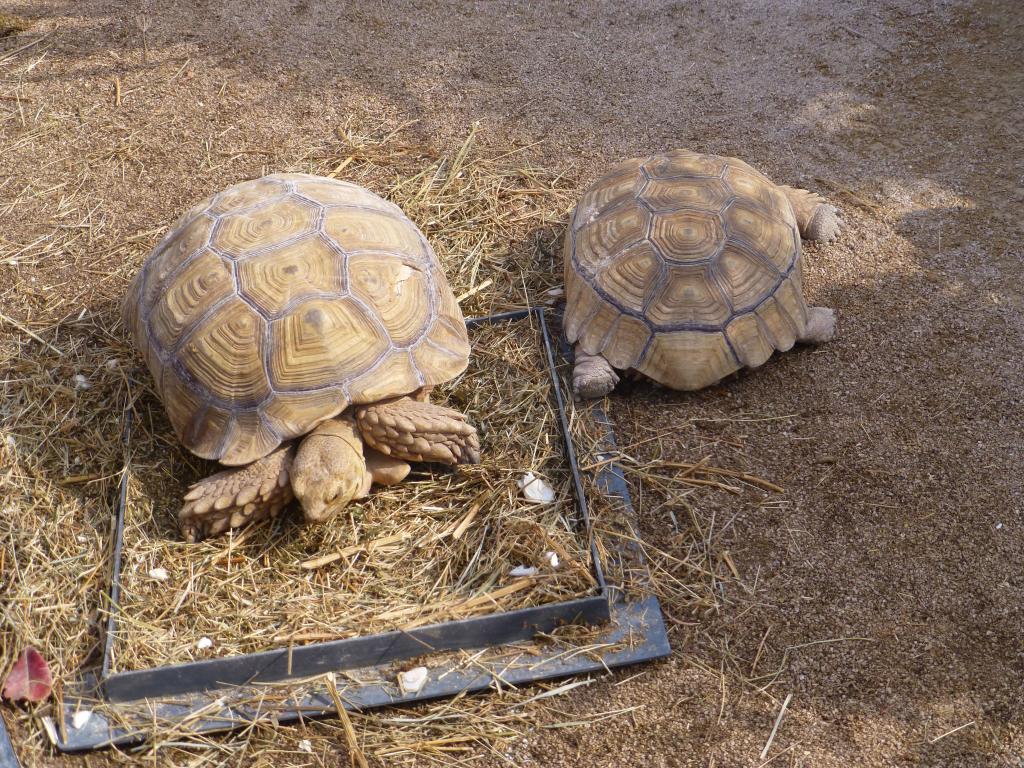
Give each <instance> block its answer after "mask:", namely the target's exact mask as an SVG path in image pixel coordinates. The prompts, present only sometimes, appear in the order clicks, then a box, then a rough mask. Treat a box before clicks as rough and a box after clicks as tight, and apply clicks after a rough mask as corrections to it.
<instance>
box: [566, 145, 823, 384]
mask: <svg viewBox="0 0 1024 768" xmlns="http://www.w3.org/2000/svg"><path fill="white" fill-rule="evenodd" d="M840 226H841V222H840V220H839V217H838V211H837V210H836V208H835V207H834V206H832V205H829V204H828V203H827V202H826V201H825V200H824V199H822V198H821V197H820V196H819V195H817V194H814V193H812V192H809V191H807V190H804V189H797V188H794V187H787V186H779V185H776V184H773V183H772V182H771V181H769V180H768V178H767V177H765V176H764V175H763V174H761V173H760V172H758V171H757V170H755V169H754V168H752V167H751V166H749V165H747V164H746V163H745V162H743V161H742V160H737V159H735V158H731V157H719V156H717V155H705V154H700V153H697V152H690V151H686V150H675V151H670V152H667V153H665V154H660V155H653V156H651V157H641V158H634V159H632V160H627V161H626V162H624V163H621V164H620V165H617V166H615V167H614V168H612V169H611V170H610V171H609V172H608V173H607V175H605V176H603V177H602V178H600V179H598V180H597V181H596V182H595V183H594V184H593V185H592V186H590V187H589V188H588V189H587V190H586V192H584V194H583V196H582V197H581V199H580V202H579V204H578V205H577V206H576V210H575V212H574V213H573V215H572V218H571V221H570V225H569V228H568V231H567V233H566V238H565V285H566V309H565V315H564V318H563V322H564V330H565V335H566V337H567V339H568V341H569V343H570V344H573V345H575V346H574V352H575V359H576V361H575V367H574V369H573V390H574V392H575V393H576V395H577V396H578V397H581V398H590V397H600V396H602V395H605V394H607V393H608V392H610V391H611V390H612V389H613V388H614V387H615V385H616V384H617V383H618V381H619V377H618V374H617V373H616V370H620V371H621V370H635V371H637V372H639V373H641V374H643V375H645V376H647V377H649V378H651V379H654V380H655V381H657V382H659V383H660V384H663V385H665V386H667V387H670V388H672V389H679V390H696V389H701V388H703V387H706V386H709V385H711V384H714V383H716V382H718V381H719V380H721V379H722V378H723V377H725V376H727V375H729V374H731V373H733V372H735V371H737V370H739V369H740V368H742V367H744V366H746V367H749V368H756V367H758V366H759V365H761V364H762V363H764V362H765V361H766V360H767V359H768V358H769V357H771V355H772V353H773V352H775V351H776V350H778V351H780V352H784V351H786V350H788V349H789V348H790V347H792V346H793V344H794V343H795V342H798V341H799V342H804V343H820V342H825V341H828V340H830V339H831V338H832V337H833V335H834V333H835V322H836V318H835V313H834V312H833V311H832V310H831V309H827V308H825V307H810V308H809V307H808V306H807V305H806V303H805V302H804V298H803V288H802V276H801V268H802V267H801V256H800V238H801V236H803V237H805V238H807V239H809V240H823V241H829V240H832V239H834V238H835V237H836V236H837V235H838V233H839V229H840Z"/></svg>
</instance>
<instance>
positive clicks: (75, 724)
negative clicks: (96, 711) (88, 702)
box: [71, 709, 92, 731]
mask: <svg viewBox="0 0 1024 768" xmlns="http://www.w3.org/2000/svg"><path fill="white" fill-rule="evenodd" d="M91 717H92V710H91V709H80V710H78V711H77V712H75V714H74V715H72V716H71V727H72V728H74V729H75V730H76V731H77V730H78V729H79V728H84V727H85V724H86V723H88V722H89V719H90V718H91Z"/></svg>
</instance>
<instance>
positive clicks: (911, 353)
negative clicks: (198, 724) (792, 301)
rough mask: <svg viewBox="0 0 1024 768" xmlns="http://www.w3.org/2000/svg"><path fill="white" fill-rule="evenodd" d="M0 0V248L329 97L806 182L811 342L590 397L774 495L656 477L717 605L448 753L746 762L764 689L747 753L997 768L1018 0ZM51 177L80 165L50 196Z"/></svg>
mask: <svg viewBox="0 0 1024 768" xmlns="http://www.w3.org/2000/svg"><path fill="white" fill-rule="evenodd" d="M8 6H9V10H10V11H11V12H14V13H19V14H21V15H23V16H26V17H29V18H31V19H33V20H35V28H34V29H32V30H29V31H27V32H24V33H21V34H20V35H17V36H15V37H12V38H8V39H4V40H0V95H2V97H3V100H0V119H2V120H3V123H2V125H0V130H2V131H3V132H4V134H5V138H7V139H8V140H10V139H11V138H12V137H14V138H16V139H18V140H15V141H13V143H12V142H11V141H8V144H7V146H8V147H13V149H11V150H10V151H9V153H8V156H7V157H4V158H3V160H2V161H0V162H2V165H0V194H2V195H3V198H2V200H0V211H3V217H2V223H0V236H2V237H3V238H5V239H6V240H8V241H10V242H13V243H29V242H31V241H32V239H33V238H34V237H36V236H38V235H40V234H43V233H47V232H50V231H52V228H53V222H54V221H55V220H60V217H61V216H62V215H68V213H67V212H68V211H69V210H72V209H73V211H74V214H73V215H68V218H67V222H68V223H69V224H70V225H74V224H75V222H76V221H78V222H80V221H81V220H82V217H83V216H88V217H90V221H92V222H93V223H94V224H95V227H94V229H93V230H90V232H91V233H95V234H96V236H97V237H100V238H101V239H102V238H107V239H108V240H111V241H112V240H114V239H116V238H124V237H127V236H131V235H133V234H136V233H147V232H151V231H152V230H154V229H156V228H158V227H161V226H163V225H165V224H166V223H167V222H168V221H169V220H170V219H171V218H172V217H173V215H174V214H175V213H176V212H178V211H180V210H182V209H183V208H184V207H185V206H186V205H187V204H188V203H189V202H191V201H194V200H196V199H198V198H200V197H202V196H204V195H206V194H209V193H211V192H213V191H215V190H216V189H218V188H221V187H223V186H225V185H226V184H228V183H231V182H233V181H236V180H238V179H239V178H248V177H251V176H254V175H257V174H258V173H260V172H261V171H262V170H263V169H266V170H271V169H274V170H276V169H277V167H278V166H280V165H283V164H294V163H296V162H299V161H301V159H302V158H303V157H305V156H307V155H308V154H309V153H310V152H311V150H310V147H317V146H319V145H321V144H322V143H323V142H324V141H326V137H329V136H331V135H332V132H333V131H334V129H335V128H336V127H337V126H339V125H342V124H344V123H345V121H346V120H347V119H350V118H354V119H357V120H374V121H377V122H380V121H383V122H384V123H386V124H389V125H394V126H397V125H399V124H401V123H405V122H406V121H410V120H414V121H417V122H416V123H415V125H413V126H412V127H410V128H409V129H407V130H408V131H410V132H411V133H412V134H414V135H416V136H417V137H419V139H420V140H423V141H429V142H431V143H434V144H435V145H438V146H448V145H451V144H453V143H457V142H458V141H459V140H460V139H461V138H462V137H464V136H465V135H466V132H467V130H468V129H469V126H470V124H471V123H472V122H473V121H476V120H481V121H483V124H484V126H485V128H486V135H487V136H488V140H489V141H490V142H491V143H492V144H494V145H495V146H502V145H505V144H509V143H517V144H534V143H536V145H535V146H534V147H533V148H532V150H531V151H532V152H534V153H535V155H536V157H537V158H538V159H540V160H541V161H542V162H543V163H544V164H545V165H547V166H549V167H553V168H558V169H563V170H564V171H565V172H566V174H568V175H569V176H570V177H571V178H573V179H575V180H577V182H578V184H579V185H580V186H581V187H582V186H583V185H585V184H586V183H589V182H590V181H591V180H592V179H593V178H595V177H596V176H597V175H598V174H599V172H600V171H601V169H602V168H603V167H604V166H605V165H606V164H608V163H610V162H613V161H615V160H618V159H622V158H624V157H628V156H633V155H636V154H641V153H645V152H649V151H655V150H658V149H662V148H666V147H675V146H685V147H689V148H693V149H698V150H704V151H712V152H717V153H725V154H735V155H738V156H740V157H742V158H744V159H745V160H747V161H749V162H751V163H752V164H754V165H755V166H757V167H759V168H760V169H762V170H763V171H765V172H766V173H768V174H769V175H771V176H773V177H774V178H776V179H777V180H779V181H785V182H787V183H793V184H803V185H806V186H808V187H811V188H813V189H816V190H818V191H821V192H822V193H826V194H828V195H830V196H831V197H833V199H835V201H836V202H837V203H838V204H839V205H840V207H841V208H842V210H843V214H844V217H845V219H846V221H847V223H848V225H849V227H848V229H847V232H846V234H845V235H844V236H843V237H842V238H841V240H840V241H839V242H838V243H836V244H833V245H831V246H828V247H820V248H819V247H813V246H812V247H809V248H808V253H807V267H808V269H807V280H806V282H807V286H808V288H807V290H808V294H809V298H810V299H811V300H812V301H813V302H815V303H823V304H828V305H830V306H834V307H836V308H837V309H838V311H839V314H840V336H839V338H838V339H837V340H836V341H835V342H834V343H832V344H831V345H828V346H827V347H823V348H821V349H819V350H803V351H799V352H793V353H789V354H787V355H786V356H784V357H782V358H779V359H777V360H774V361H772V362H771V363H770V364H769V365H768V366H766V367H765V368H764V369H762V370H760V371H758V372H756V373H752V374H749V375H741V376H739V377H737V378H735V379H733V380H731V381H729V382H727V383H726V384H724V385H723V386H719V387H716V388H713V389H711V390H708V391H705V392H703V393H700V394H698V395H681V394H672V393H666V392H663V391H658V390H656V389H654V388H651V387H649V386H646V385H635V386H633V387H631V388H627V389H624V390H623V391H622V392H621V393H619V394H617V395H616V396H615V397H614V398H613V399H612V407H613V411H614V415H615V417H616V421H617V424H618V428H619V431H620V438H621V441H622V442H623V444H625V445H627V446H628V445H631V444H634V443H638V442H639V441H642V440H644V438H645V437H649V436H650V435H651V434H652V432H651V430H652V426H651V425H652V424H657V425H658V426H657V429H658V430H659V432H660V433H662V434H663V435H664V439H663V441H662V443H661V444H662V450H663V451H664V454H663V455H664V457H667V458H673V459H675V460H680V461H687V460H691V461H692V460H694V459H697V458H700V457H702V456H705V455H710V456H713V457H714V458H715V459H716V460H717V461H719V462H721V463H726V462H728V463H729V465H732V466H739V467H743V468H745V469H747V470H749V471H751V472H753V473H756V474H758V475H761V476H764V477H769V478H771V479H773V480H775V481H776V482H779V483H780V484H781V485H784V486H785V488H786V493H785V494H782V495H776V496H772V497H770V498H766V497H764V496H761V495H755V494H752V493H751V494H747V495H743V496H739V497H732V496H726V495H723V494H712V493H708V494H703V495H699V496H692V497H690V499H689V501H690V502H691V503H694V504H700V505H701V506H702V509H704V510H708V511H710V512H712V513H713V519H714V521H715V523H714V526H713V529H712V530H711V532H710V535H711V539H712V541H713V546H714V547H716V548H718V549H719V550H721V551H728V552H729V553H730V554H731V558H732V560H733V561H734V563H735V564H736V567H737V570H738V572H739V574H740V578H738V579H737V578H723V579H722V580H721V581H719V582H718V590H719V594H718V598H719V599H718V604H719V606H720V608H719V610H718V611H717V612H715V613H713V614H711V615H694V614H693V613H692V611H691V610H690V609H689V606H678V607H677V606H673V605H667V606H666V610H667V612H668V614H669V616H670V617H671V623H672V640H673V644H674V647H675V653H674V655H673V657H672V658H671V659H670V660H668V661H666V662H664V663H661V664H657V665H653V666H650V667H648V668H644V669H638V670H628V671H625V672H622V673H620V674H617V675H613V676H611V677H609V678H607V679H605V680H602V681H599V682H597V683H595V684H593V685H591V686H589V687H587V688H586V689H583V690H579V691H576V692H574V693H573V694H571V695H569V696H566V697H563V698H562V699H561V700H560V705H559V706H560V708H561V710H562V713H563V715H565V716H566V718H567V719H569V718H572V717H573V716H575V717H578V718H584V716H590V715H593V714H595V713H601V712H608V711H612V710H620V709H624V708H630V707H636V708H635V709H633V710H632V711H631V712H630V713H629V714H628V715H626V716H621V717H615V718H611V719H609V720H607V721H605V722H603V723H602V724H600V725H593V726H589V727H580V728H575V729H553V730H541V731H538V732H537V733H536V734H535V735H531V736H530V738H529V739H524V740H522V741H520V742H518V743H517V744H515V745H514V746H513V748H512V749H511V751H509V752H507V754H506V753H504V752H502V753H501V754H495V753H494V752H487V751H485V750H483V749H481V751H480V752H478V753H471V754H469V755H465V754H460V758H463V759H470V758H474V757H475V758H479V764H484V765H492V764H493V765H495V766H497V765H509V764H514V765H545V766H560V765H566V766H568V765H574V766H575V765H602V766H677V765H678V766H691V765H692V766H748V765H749V766H757V765H761V764H762V763H763V761H764V760H763V759H762V758H761V757H760V755H761V751H762V748H763V747H764V746H765V744H766V742H767V741H768V738H769V733H770V732H771V729H772V725H773V723H774V721H775V718H776V715H777V714H778V712H779V710H780V707H781V706H782V701H783V700H784V699H785V697H786V696H787V695H789V694H792V699H791V701H790V703H789V707H788V713H787V714H786V717H785V718H784V720H783V722H782V724H781V726H780V728H779V730H778V733H777V734H776V735H775V738H774V742H773V745H772V748H771V751H770V754H769V758H772V762H771V764H772V765H789V766H849V765H858V766H891V765H928V766H972V767H973V766H1012V765H1021V764H1024V705H1022V703H1021V689H1022V679H1024V677H1022V675H1024V643H1022V637H1024V607H1022V606H1024V576H1022V574H1024V480H1022V475H1021V471H1020V468H1021V465H1022V458H1024V456H1022V454H1024V440H1022V437H1021V435H1022V431H1024V415H1022V413H1024V412H1022V407H1021V406H1022V401H1021V392H1022V391H1024V368H1022V366H1021V364H1020V362H1019V356H1020V354H1021V351H1022V349H1024V313H1022V310H1024V306H1022V293H1021V289H1020V285H1021V276H1022V275H1021V272H1022V263H1021V262H1022V257H1024V251H1022V247H1021V236H1022V234H1024V232H1022V227H1021V224H1020V211H1021V210H1022V206H1024V164H1022V156H1021V154H1022V147H1021V142H1022V139H1021V134H1020V124H1021V120H1022V118H1024V107H1022V105H1024V69H1022V67H1021V61H1022V56H1024V12H1022V10H1021V8H1020V6H1019V4H1017V3H1015V2H1013V0H1005V2H978V3H956V2H934V3H928V2H919V1H914V0H900V1H898V2H892V3H888V4H887V5H886V6H884V7H883V6H881V5H878V6H876V5H874V4H859V5H858V4H852V3H851V4H847V3H835V4H828V6H827V9H826V7H825V6H824V5H823V4H819V3H812V2H800V1H798V0H787V2H784V3H773V4H771V7H770V9H769V6H768V4H762V3H744V2H738V1H737V0H725V1H724V2H718V3H668V2H664V3H663V2H642V3H636V4H632V5H630V6H629V7H623V6H622V4H620V3H615V2H610V1H609V0H601V2H594V3H589V4H586V5H585V6H580V7H569V6H568V5H563V4H559V3H546V2H545V3H530V4H525V3H524V4H514V3H505V2H477V3H473V4H468V3H467V4H451V5H445V4H443V3H437V2H430V1H429V0H427V1H424V2H416V3H390V2H388V3H385V2H371V3H362V4H350V5H342V4H339V3H329V2H317V1H316V0H297V2H278V1H270V0H268V1H267V2H262V3H259V4H251V3H248V2H242V1H241V0H226V1H224V2H205V1H204V0H173V1H171V2H166V3H153V4H152V5H151V6H149V7H148V8H141V7H139V8H137V9H134V8H127V7H126V5H125V4H124V3H120V2H117V3H115V2H101V1H97V0H82V1H81V2H75V3H54V2H45V1H43V0H34V1H31V2H29V1H25V0H16V1H15V2H13V3H9V4H8ZM140 14H144V15H145V17H146V18H147V19H148V24H145V23H140V18H139V15H140ZM143 27H146V31H145V34H143V31H142V28H143ZM49 31H52V32H53V34H52V36H51V37H50V38H48V39H47V40H46V41H44V42H43V43H40V44H39V45H37V46H36V47H34V48H31V49H28V50H25V51H23V52H20V53H18V54H16V56H14V57H12V58H11V59H9V60H8V59H6V58H5V56H6V53H7V52H9V51H12V50H14V49H15V48H16V47H18V46H19V45H22V44H24V43H26V42H30V41H31V40H33V39H35V38H36V37H37V36H38V33H45V32H49ZM34 33H35V34H34ZM115 78H117V79H118V81H119V83H120V89H121V105H120V106H119V107H118V108H116V109H115V108H114V107H113V99H114V80H115ZM15 95H17V96H19V97H20V98H21V99H23V100H22V101H20V102H19V101H17V100H14V99H12V97H14V96H15ZM42 114H47V115H50V116H52V119H54V120H57V121H58V123H59V129H55V130H43V128H41V127H39V123H38V122H34V117H33V116H34V115H35V116H36V117H37V118H38V116H39V115H42ZM85 163H88V164H89V167H90V169H91V170H90V172H89V173H88V174H85V175H84V176H83V175H82V173H81V171H82V168H83V164H85ZM69 178H74V179H84V181H82V182H81V183H80V185H79V186H78V187H77V188H76V189H71V188H69V187H65V188H57V185H60V184H66V183H67V180H68V179H69ZM76 184H79V182H76ZM69 201H71V202H69ZM72 203H73V205H72ZM97 258H98V261H97V263H95V264H86V265H85V266H86V267H88V268H90V269H92V270H93V271H94V274H93V275H92V276H90V278H89V279H90V280H94V282H97V283H99V284H102V285H103V286H105V288H104V290H106V291H107V292H108V294H109V297H110V300H111V301H112V300H113V299H114V298H115V294H116V291H117V290H118V289H119V288H120V286H121V282H120V281H108V282H107V283H104V282H103V281H104V278H103V277H102V275H103V274H107V273H108V271H107V272H105V270H109V268H110V264H109V263H107V262H105V261H103V258H104V257H103V256H102V255H101V256H98V257H97ZM82 268H83V264H82V263H79V262H75V263H71V262H69V261H68V260H62V259H60V258H56V257H55V258H48V259H46V260H40V261H38V262H37V263H34V264H31V265H28V266H26V267H24V269H27V270H31V272H30V273H25V274H23V275H22V277H25V276H26V275H29V274H30V276H31V277H32V278H33V279H35V280H36V281H37V282H38V284H39V286H40V289H39V293H38V294H37V295H26V296H23V297H21V298H20V300H17V301H11V302H9V303H6V304H5V305H4V306H3V307H2V311H3V313H4V314H6V315H8V316H11V317H15V318H18V319H19V320H21V321H25V322H29V321H31V320H32V319H33V318H34V317H36V316H45V307H46V305H47V301H48V299H47V298H46V295H45V289H49V290H50V291H54V290H57V289H58V288H59V290H60V291H62V292H64V295H65V296H66V297H67V298H68V303H69V304H72V305H73V304H74V298H75V296H76V295H77V294H76V292H82V293H83V294H84V292H85V288H84V287H83V286H82V285H81V280H80V278H76V273H75V272H74V270H76V269H77V270H81V269H82ZM96 275H98V276H96ZM90 291H93V292H91V293H90V294H89V295H94V291H95V286H91V288H90ZM101 293H102V291H101ZM68 294H70V295H68ZM8 332H11V329H10V328H9V327H6V326H5V328H4V333H8ZM656 444H657V443H656V442H651V443H643V444H640V445H638V447H637V448H636V449H635V450H633V451H632V455H634V456H635V457H636V458H637V459H640V460H643V459H645V458H654V456H653V454H652V450H653V449H652V448H651V446H652V445H656ZM634 490H635V491H636V492H637V495H638V499H639V500H640V508H641V515H642V521H643V527H644V533H645V535H646V536H647V537H648V538H649V540H650V541H651V542H652V543H653V544H654V545H655V546H658V547H660V548H661V549H664V550H666V551H669V552H671V550H672V547H673V546H674V542H676V541H677V539H676V531H675V530H674V529H673V523H672V520H671V516H670V515H669V511H671V510H672V509H673V505H672V502H671V500H666V499H664V498H659V496H658V493H657V492H656V491H651V492H645V490H644V489H643V488H641V487H639V486H637V487H635V488H634ZM722 572H723V573H726V570H725V569H724V568H723V571H722ZM282 738H285V739H287V738H290V737H289V736H287V735H285V736H284V737H282ZM295 738H298V736H296V737H295ZM342 749H343V748H342V747H340V746H339V747H338V750H339V753H338V754H341V753H342ZM232 754H233V756H232V757H231V760H232V761H233V762H234V764H249V763H250V761H253V760H255V756H254V755H252V754H250V755H248V757H247V756H246V755H247V753H246V750H245V748H244V745H243V748H242V749H241V750H235V751H234V752H233V753H232ZM200 757H202V755H200ZM107 759H111V760H113V759H114V758H108V757H99V758H97V757H94V758H92V764H100V761H102V760H107ZM211 759H212V758H211ZM225 759H226V758H225ZM309 759H310V763H309V764H335V763H331V762H330V759H328V758H324V759H321V758H317V761H318V762H314V761H313V760H314V758H313V757H312V756H311V757H310V758H309ZM324 760H326V762H324ZM337 760H341V758H337ZM346 763H347V761H346ZM60 764H65V763H64V762H61V763H60ZM66 764H75V763H74V761H67V763H66Z"/></svg>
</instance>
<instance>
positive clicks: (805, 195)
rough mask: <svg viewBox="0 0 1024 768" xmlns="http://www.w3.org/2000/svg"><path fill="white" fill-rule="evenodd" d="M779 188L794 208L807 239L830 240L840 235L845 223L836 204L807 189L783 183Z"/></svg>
mask: <svg viewBox="0 0 1024 768" xmlns="http://www.w3.org/2000/svg"><path fill="white" fill-rule="evenodd" d="M779 189H780V190H782V193H783V194H784V195H785V196H786V198H787V199H788V200H789V204H790V206H791V207H792V208H793V215H794V216H796V225H797V227H798V228H799V229H800V237H802V238H804V239H805V240H823V241H825V242H828V241H830V240H835V239H836V238H837V237H838V236H839V230H840V229H841V228H842V225H843V223H842V221H840V220H839V209H837V208H836V207H835V206H834V205H832V204H830V203H828V202H827V201H826V200H825V198H823V197H822V196H821V195H819V194H816V193H814V192H808V191H807V190H806V189H799V188H797V187H787V186H785V185H782V184H780V185H779Z"/></svg>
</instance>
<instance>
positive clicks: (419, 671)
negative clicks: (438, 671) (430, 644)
mask: <svg viewBox="0 0 1024 768" xmlns="http://www.w3.org/2000/svg"><path fill="white" fill-rule="evenodd" d="M429 676H430V672H429V671H428V670H427V668H426V667H413V668H412V669H410V670H408V671H407V672H399V673H398V687H399V689H400V690H401V691H402V693H419V692H420V691H421V690H423V686H424V685H426V684H427V678H428V677H429Z"/></svg>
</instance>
